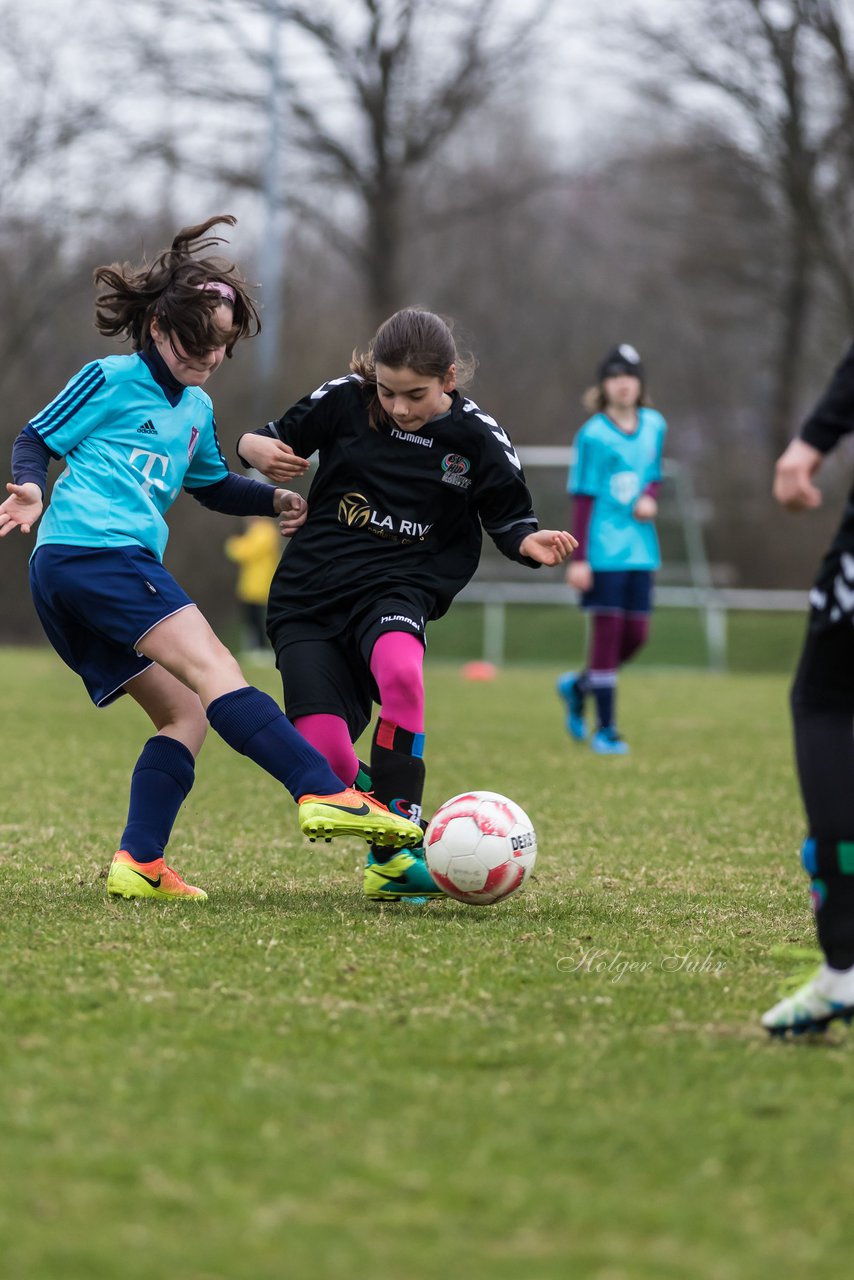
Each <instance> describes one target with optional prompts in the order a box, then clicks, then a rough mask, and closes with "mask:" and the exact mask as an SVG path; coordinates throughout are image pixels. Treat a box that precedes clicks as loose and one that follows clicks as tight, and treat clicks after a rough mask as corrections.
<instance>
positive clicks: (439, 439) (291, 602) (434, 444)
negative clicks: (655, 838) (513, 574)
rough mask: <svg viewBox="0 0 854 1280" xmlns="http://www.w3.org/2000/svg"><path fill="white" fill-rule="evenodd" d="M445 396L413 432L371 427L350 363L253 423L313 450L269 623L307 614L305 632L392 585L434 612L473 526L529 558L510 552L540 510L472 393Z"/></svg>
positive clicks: (460, 578)
mask: <svg viewBox="0 0 854 1280" xmlns="http://www.w3.org/2000/svg"><path fill="white" fill-rule="evenodd" d="M451 398H452V405H451V408H450V410H449V411H448V413H446V414H444V415H443V416H441V417H438V418H435V419H433V420H432V421H431V422H428V423H427V424H426V425H425V426H424V427H422V428H421V430H420V431H418V432H407V431H403V430H401V429H399V428H398V427H396V426H395V425H394V424H393V423H392V422H390V421H387V420H383V421H381V422H380V423H379V424H378V426H377V427H376V428H373V427H371V425H370V423H369V419H368V412H367V408H366V403H365V392H364V387H363V384H362V381H361V379H360V378H358V377H357V376H356V375H354V374H351V375H348V376H347V377H343V378H338V379H335V380H334V381H332V382H327V383H325V384H324V385H323V386H322V387H319V388H318V390H317V391H315V392H313V394H311V395H309V396H306V397H305V398H304V399H302V400H300V401H299V402H298V403H297V404H295V405H294V406H293V407H292V408H291V409H289V410H288V411H287V412H286V413H285V414H284V415H283V416H282V417H281V418H279V419H278V420H277V421H275V422H271V423H269V424H268V425H267V426H266V427H263V428H261V431H260V432H259V433H257V434H266V435H269V436H273V437H275V436H278V437H279V438H280V439H281V440H283V441H284V442H285V443H286V444H288V445H290V447H291V448H292V449H293V450H294V452H295V453H297V454H299V455H301V456H302V457H306V458H307V457H309V456H310V455H311V454H312V453H314V452H315V450H316V451H317V452H318V454H319V466H318V470H317V473H316V475H315V478H314V481H313V483H312V485H311V489H310V492H309V495H308V510H309V514H308V520H307V521H306V523H305V525H303V527H302V528H301V529H300V530H299V531H298V532H297V533H296V534H295V535H294V536H293V537H292V538H291V540H290V543H289V545H288V547H287V549H286V551H285V553H284V555H283V557H282V561H281V564H280V566H279V569H278V571H277V573H276V577H275V579H274V582H273V586H272V588H271V591H270V604H269V610H268V623H269V625H270V627H271V628H275V626H276V624H277V623H278V622H280V621H283V620H285V619H287V621H288V623H289V624H290V623H299V621H300V620H304V621H305V623H306V624H307V626H306V634H307V633H308V630H309V628H310V629H311V630H312V631H313V633H314V634H317V633H318V628H319V630H320V632H321V633H325V634H328V633H329V632H330V626H329V624H330V621H331V620H333V619H336V620H337V627H340V626H342V625H345V624H346V621H347V620H348V619H349V618H351V617H353V616H354V615H355V614H357V613H359V612H361V611H362V610H363V608H364V607H365V606H366V605H367V604H369V603H370V602H371V601H375V600H378V599H383V598H385V597H391V598H394V596H395V594H396V592H402V593H403V594H411V593H412V592H413V591H416V592H417V593H418V595H419V596H421V597H422V598H423V599H424V602H425V611H426V617H427V618H440V617H441V616H442V614H444V613H445V612H446V610H447V609H448V606H449V605H450V603H451V601H452V600H453V598H454V596H455V595H456V594H457V593H458V592H459V591H461V590H462V588H463V587H464V586H465V585H466V583H467V582H468V581H469V580H470V578H471V577H472V575H473V574H474V572H475V570H476V569H477V565H478V561H479V559H480V550H481V539H482V535H481V526H482V527H483V528H484V529H486V531H487V533H489V534H490V536H491V537H492V538H493V540H494V542H495V544H496V546H497V547H498V548H499V550H500V551H502V552H503V554H504V555H506V556H507V557H508V558H510V559H513V560H518V561H520V562H521V563H523V564H530V565H531V566H533V567H535V568H536V567H537V565H536V563H535V562H534V561H533V560H529V559H527V558H526V557H524V556H521V555H520V554H519V546H520V543H521V542H522V540H523V539H524V538H525V537H526V535H527V534H529V533H531V532H532V531H533V530H535V529H536V528H537V520H536V517H535V515H534V512H533V509H532V504H531V495H530V493H529V492H528V487H527V485H526V483H525V477H524V474H523V472H522V467H521V464H520V462H519V458H518V456H517V454H516V451H515V449H514V448H513V445H512V442H511V441H510V439H509V437H508V436H507V434H506V433H505V432H504V431H503V430H502V429H501V427H500V426H499V425H498V423H497V422H495V420H494V419H493V418H491V417H489V415H488V414H486V413H483V412H482V410H481V409H479V408H478V406H477V405H476V404H475V403H474V402H473V401H471V400H468V399H465V398H464V397H463V396H461V395H460V394H459V393H458V392H454V393H452V397H451ZM334 625H335V624H333V626H334ZM300 631H302V628H301V627H298V628H297V632H293V630H292V632H291V633H292V634H298V633H299V632H300Z"/></svg>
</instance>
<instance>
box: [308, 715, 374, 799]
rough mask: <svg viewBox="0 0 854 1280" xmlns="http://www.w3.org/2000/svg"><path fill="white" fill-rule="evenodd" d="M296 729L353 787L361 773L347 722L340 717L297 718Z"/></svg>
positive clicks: (341, 777) (349, 785) (340, 776)
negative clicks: (357, 775) (358, 774)
mask: <svg viewBox="0 0 854 1280" xmlns="http://www.w3.org/2000/svg"><path fill="white" fill-rule="evenodd" d="M294 728H295V729H298V730H299V732H300V733H301V734H302V736H303V737H304V738H305V740H306V741H307V742H310V743H311V745H312V746H313V747H314V748H315V750H316V751H319V752H320V754H321V755H322V756H326V759H327V760H328V762H329V767H330V769H331V770H332V772H333V773H337V774H338V777H339V778H340V779H341V780H342V782H346V784H347V786H348V787H351V786H352V785H353V783H354V781H355V779H356V774H357V773H358V772H359V761H358V759H357V757H356V753H355V751H354V750H353V744H352V742H351V741H350V734H349V731H348V729H347V721H346V720H342V719H341V717H340V716H330V715H316V716H297V717H296V719H295V720H294Z"/></svg>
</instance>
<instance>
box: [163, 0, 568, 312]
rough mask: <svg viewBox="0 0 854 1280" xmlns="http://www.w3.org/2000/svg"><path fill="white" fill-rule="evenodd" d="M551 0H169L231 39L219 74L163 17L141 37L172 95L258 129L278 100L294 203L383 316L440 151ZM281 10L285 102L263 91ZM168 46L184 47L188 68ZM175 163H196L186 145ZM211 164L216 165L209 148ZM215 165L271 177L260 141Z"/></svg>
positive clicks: (259, 178)
mask: <svg viewBox="0 0 854 1280" xmlns="http://www.w3.org/2000/svg"><path fill="white" fill-rule="evenodd" d="M554 4H555V0H528V3H526V4H525V5H524V11H523V13H522V15H521V16H518V15H519V8H520V6H518V5H515V6H514V5H508V4H507V3H506V0H467V2H465V3H464V2H462V0H458V2H457V3H449V2H448V0H349V2H348V3H347V4H345V5H341V4H338V5H334V4H332V3H330V2H329V0H326V3H321V2H320V0H315V2H314V3H304V4H292V3H285V2H284V0H187V3H185V4H184V5H182V6H181V9H180V13H176V11H175V6H174V5H172V4H170V3H169V2H168V0H163V2H162V17H163V21H164V22H167V23H169V22H172V23H180V24H182V29H185V30H190V29H192V30H193V31H194V32H195V40H196V44H197V45H198V42H199V39H200V38H201V39H202V40H204V41H209V42H210V41H212V42H214V43H217V44H218V45H220V46H222V47H223V48H224V49H227V50H228V60H229V65H230V70H229V71H228V72H227V73H226V74H225V76H224V78H223V77H220V76H217V77H214V78H211V77H210V75H209V74H208V75H206V76H204V77H199V76H198V75H196V76H195V78H193V73H192V70H191V71H190V72H189V73H188V71H187V68H186V62H185V60H184V59H183V51H182V48H183V42H182V41H180V40H179V41H177V42H172V41H168V40H167V41H164V39H163V30H162V27H159V28H158V30H157V31H156V32H149V33H148V35H146V33H145V29H144V28H145V26H146V25H147V18H146V22H143V23H142V26H141V28H140V39H141V40H143V41H144V42H145V41H147V42H148V43H147V45H146V48H147V53H146V60H147V62H148V64H149V65H154V64H155V63H156V64H157V65H159V66H160V67H161V68H162V71H163V74H164V76H169V78H170V80H171V83H172V85H173V88H172V93H173V95H174V94H176V93H180V94H181V95H185V96H187V97H189V98H191V99H195V100H196V101H197V102H199V101H212V100H216V101H217V102H218V103H219V104H220V106H222V105H223V104H229V105H235V106H236V105H238V104H239V105H240V106H241V107H242V108H250V109H251V110H252V112H253V113H254V119H255V124H256V129H257V126H258V122H259V119H261V118H263V116H264V115H266V114H267V113H269V112H270V111H271V110H281V109H284V112H285V115H286V117H287V121H288V125H287V132H288V144H289V146H290V147H291V148H294V149H296V151H297V152H298V153H299V156H300V159H299V161H298V162H297V164H296V166H293V165H292V177H291V180H290V181H289V182H287V183H286V184H285V192H284V198H285V200H286V202H287V206H288V208H289V210H290V212H291V214H292V216H293V217H295V218H298V219H301V220H306V221H310V222H312V223H313V224H315V225H316V226H317V227H319V228H321V229H322V231H323V233H324V236H325V238H326V240H327V243H328V244H329V246H330V247H333V248H334V249H336V250H337V251H338V252H340V253H341V254H342V255H344V256H345V257H346V258H347V259H348V260H349V261H350V262H351V263H356V264H358V267H359V270H360V273H361V275H362V278H363V279H364V281H365V284H366V291H367V297H368V302H369V307H370V311H371V314H372V316H373V317H374V318H381V317H382V316H383V315H384V314H386V313H387V312H388V310H389V309H393V308H394V306H396V305H398V304H399V301H400V298H401V297H402V295H403V292H404V286H405V282H406V245H407V242H408V239H409V237H410V236H411V234H412V230H413V225H414V224H416V223H418V221H419V218H418V212H419V205H420V204H421V203H422V201H421V196H422V195H423V194H424V192H425V187H426V186H429V184H430V183H431V172H432V167H433V166H434V165H435V163H436V161H437V157H438V156H440V154H441V153H442V152H443V151H444V150H446V149H447V148H448V146H449V144H450V143H451V142H452V141H453V140H454V139H455V137H457V136H458V135H459V132H460V130H461V128H462V126H463V125H464V124H465V122H466V121H467V120H468V119H469V118H470V117H471V115H472V114H473V113H474V112H476V111H477V110H478V109H480V108H481V107H482V106H483V105H484V103H486V102H487V101H488V100H489V99H490V98H491V97H492V96H493V95H494V94H495V92H496V90H497V89H499V88H502V89H506V87H507V85H508V82H509V81H510V80H511V78H512V77H514V76H519V75H520V74H521V72H522V71H523V69H524V68H525V66H526V60H527V59H530V58H531V57H532V53H533V50H534V49H535V47H536V44H537V40H538V38H539V37H541V36H542V34H543V31H544V24H545V21H546V18H547V16H548V14H549V12H550V10H551V9H552V8H553V7H554ZM151 7H152V6H151V5H150V4H146V5H145V9H146V11H147V12H148V11H150V10H151ZM514 15H515V16H514ZM149 16H150V13H149ZM276 20H278V21H280V22H281V23H282V24H284V27H285V46H286V53H285V55H284V61H283V66H282V67H281V68H280V73H279V78H280V82H281V84H282V86H283V91H284V95H285V99H286V102H285V104H280V103H271V102H270V100H269V94H268V86H269V84H270V82H271V81H270V66H269V47H270V41H269V30H270V28H269V26H268V24H269V22H270V21H276ZM170 47H174V48H177V49H178V50H179V51H181V52H180V56H181V64H180V65H181V75H180V77H178V76H177V75H176V72H175V68H174V67H173V66H171V65H170V61H169V48H170ZM240 60H242V67H241V65H239V62H240ZM199 62H200V65H204V66H207V67H208V68H209V67H210V62H209V61H208V60H205V59H201V60H199ZM245 118H246V117H245V116H244V119H245ZM256 136H257V135H256ZM161 145H162V149H163V154H164V155H165V154H166V153H167V152H168V151H169V149H170V148H175V146H176V143H175V139H174V137H172V138H170V139H169V140H168V141H167V139H166V137H165V136H164V137H163V138H162V139H161ZM178 147H179V150H180V144H178ZM173 160H176V157H175V156H174V155H173ZM176 162H177V160H176ZM180 163H181V164H182V165H184V166H187V165H189V166H190V167H192V166H193V164H194V160H193V156H192V153H191V152H190V151H189V150H185V151H184V153H183V154H182V156H181V159H180ZM205 164H206V166H207V168H208V171H210V167H211V161H210V157H207V156H206V157H205ZM213 166H214V167H215V168H216V171H217V172H218V173H219V175H220V176H221V177H222V178H223V179H224V180H227V181H228V182H230V183H231V184H233V185H239V186H245V187H248V188H250V189H253V190H258V191H260V190H261V189H262V187H263V184H264V172H263V165H262V162H261V157H260V154H259V147H258V145H257V144H256V146H255V148H254V150H248V149H247V148H246V147H245V146H244V147H243V148H241V153H240V156H239V158H238V160H237V161H236V162H235V161H229V160H228V159H227V158H225V157H222V158H219V159H215V160H214V161H213ZM496 185H497V187H499V186H500V188H501V189H502V190H504V191H506V190H507V188H508V186H509V187H510V188H511V189H512V180H511V181H510V182H508V181H507V175H500V181H499V182H498V183H497V184H496ZM449 203H456V204H457V205H459V204H460V203H461V201H460V199H459V193H449ZM431 204H432V206H433V207H435V205H436V201H435V199H434V200H433V201H432V202H431Z"/></svg>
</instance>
